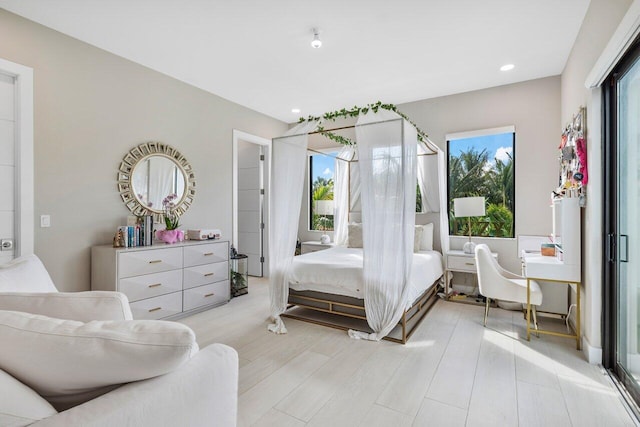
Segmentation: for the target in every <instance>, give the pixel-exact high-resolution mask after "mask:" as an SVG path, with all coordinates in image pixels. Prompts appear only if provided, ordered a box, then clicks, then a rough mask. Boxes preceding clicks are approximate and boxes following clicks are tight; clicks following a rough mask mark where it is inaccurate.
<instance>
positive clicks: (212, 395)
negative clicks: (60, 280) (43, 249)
mask: <svg viewBox="0 0 640 427" xmlns="http://www.w3.org/2000/svg"><path fill="white" fill-rule="evenodd" d="M9 291H21V292H9ZM27 313H31V314H27ZM34 315H37V316H34ZM44 316H46V317H44ZM16 318H17V319H18V320H19V321H22V320H24V321H25V322H26V323H25V324H26V325H27V327H25V329H26V330H27V333H30V334H31V335H30V338H29V339H31V341H28V340H27V341H20V339H17V340H15V337H16V336H18V338H20V337H21V335H16V331H15V330H14V329H15V328H13V327H12V326H13V325H12V324H11V323H10V322H7V319H16ZM60 319H68V320H60ZM71 320H76V321H78V322H71ZM93 320H98V321H97V322H93ZM114 321H115V322H114ZM3 322H4V323H3ZM81 322H88V323H81ZM145 322H146V323H145ZM149 322H151V323H149ZM154 322H155V323H154ZM36 324H44V325H45V327H46V328H49V327H51V328H63V329H64V328H66V329H64V330H73V329H74V328H76V329H77V330H83V329H86V328H93V329H90V331H95V330H98V331H99V330H100V328H101V327H102V326H104V329H105V330H107V333H113V331H109V330H108V329H110V328H116V329H118V328H120V330H116V333H119V334H122V329H126V330H127V332H128V331H130V330H133V329H135V330H138V329H140V328H142V329H145V328H146V329H147V330H148V329H149V328H151V329H152V330H153V329H154V327H155V326H160V327H164V328H165V329H167V328H168V329H170V330H179V332H181V333H183V337H184V336H186V337H187V338H189V334H193V332H192V331H190V330H189V329H188V328H187V327H186V326H183V325H179V324H176V323H173V322H161V321H135V320H131V311H130V309H129V304H128V301H127V298H126V297H125V296H124V295H123V294H120V293H117V292H78V293H59V292H57V291H56V290H55V286H53V283H52V282H51V279H50V278H49V276H48V273H46V270H45V269H44V266H42V263H40V261H39V260H38V259H37V258H36V257H35V256H29V257H25V258H23V259H18V260H17V262H14V263H11V265H5V266H0V337H1V338H2V339H3V340H5V342H3V344H2V345H1V346H0V426H26V425H33V426H105V427H106V426H235V425H236V419H237V396H238V355H237V353H236V351H235V350H233V349H232V348H230V347H227V346H225V345H222V344H212V345H209V346H207V347H206V348H204V349H201V350H199V351H198V349H197V344H195V338H194V337H193V341H194V343H193V347H194V348H191V349H190V350H185V351H182V353H181V357H182V359H181V360H180V361H178V362H176V363H177V364H178V365H179V366H178V367H177V368H175V369H173V370H171V371H170V372H168V373H165V374H163V375H158V376H154V377H151V378H148V379H144V380H138V381H132V382H127V383H125V384H116V385H113V386H110V387H108V390H110V391H107V392H105V388H102V389H100V390H99V391H98V392H97V394H100V395H99V396H97V397H94V398H91V399H89V400H87V401H84V402H83V403H80V404H78V405H76V406H72V407H71V408H69V409H65V410H61V411H60V412H58V411H56V410H55V409H54V407H53V406H52V405H51V404H50V403H49V402H47V400H45V399H44V398H43V397H42V396H40V395H39V394H38V393H37V392H36V391H34V390H37V389H38V388H37V387H34V386H31V387H28V386H27V385H26V384H24V382H28V378H27V377H28V375H26V376H24V378H27V379H25V380H22V381H20V380H19V377H20V375H21V373H24V372H25V370H24V369H23V370H22V371H21V370H20V369H19V367H20V366H21V364H22V367H24V366H25V364H26V367H27V371H28V370H30V369H34V370H36V368H39V369H40V370H42V369H43V366H42V365H45V366H44V369H46V362H47V355H46V353H47V352H46V351H44V352H42V351H39V350H38V346H39V345H42V346H43V348H45V349H46V348H48V347H46V345H47V340H48V339H53V340H58V339H60V337H59V335H60V334H58V333H57V332H56V330H54V329H51V331H53V332H51V333H48V331H47V330H45V331H44V334H42V335H38V336H37V340H35V341H34V337H33V335H34V333H33V330H29V328H30V327H31V328H33V325H36ZM50 325H53V326H50ZM114 325H115V326H114ZM185 330H186V331H185ZM152 332H153V331H152ZM20 333H21V331H20ZM38 333H40V332H38ZM185 333H186V334H185ZM3 334H4V335H3ZM12 334H13V335H12ZM62 335H64V334H62ZM6 337H9V338H8V339H9V341H10V342H13V343H14V344H13V345H7V342H6V340H7V338H6ZM119 337H120V336H118V337H117V338H118V339H119ZM81 338H84V339H85V341H91V342H93V341H95V339H94V336H90V337H89V338H90V339H89V340H87V339H86V338H87V336H86V335H85V336H82V337H81ZM62 339H69V337H62ZM11 340H13V341H11ZM22 342H28V343H35V345H34V347H33V348H29V349H26V348H20V347H19V346H20V343H22ZM15 343H18V344H15ZM54 344H56V343H54ZM58 344H59V343H58ZM63 344H64V345H63V346H62V347H61V346H60V345H58V346H57V347H55V348H58V349H61V348H62V349H63V350H57V351H56V354H55V355H53V354H52V355H50V357H51V358H55V357H63V356H64V355H62V356H61V354H60V352H62V353H64V352H65V351H66V350H64V349H66V348H68V349H69V353H68V354H67V357H68V363H67V364H64V365H62V366H63V367H64V369H68V370H69V371H70V372H72V373H73V372H75V371H74V368H76V366H77V369H78V370H81V367H82V366H84V365H82V363H81V362H82V358H83V357H84V358H85V359H86V358H88V356H86V354H93V356H91V357H90V360H88V363H89V365H88V366H91V365H90V363H101V362H100V360H97V361H96V360H95V357H96V356H95V353H90V352H87V350H86V345H85V344H82V343H81V344H79V345H78V346H77V347H74V346H73V345H67V344H66V342H65V341H63ZM136 344H139V343H136ZM83 345H84V347H83ZM30 347H31V346H30ZM159 347H163V346H162V343H161V345H160V346H159ZM165 347H166V346H165ZM95 348H97V349H103V348H106V349H107V351H106V353H108V349H109V348H110V347H109V346H106V347H104V346H103V347H99V346H98V347H95V345H94V348H92V350H94V349H95ZM74 350H77V351H76V352H75V353H74ZM136 351H137V352H138V353H141V351H140V350H136ZM143 351H147V352H148V353H143V354H142V356H140V354H138V355H137V356H138V363H140V361H142V362H143V363H144V362H145V359H144V358H145V357H146V355H147V354H148V355H149V356H148V357H149V361H150V363H149V364H151V365H153V363H154V362H157V359H158V357H163V356H162V354H161V355H160V356H158V355H157V354H156V355H154V354H153V351H152V350H148V349H147V348H143ZM161 351H163V350H161ZM83 352H84V353H85V354H80V353H83ZM103 353H104V352H103ZM124 354H125V355H126V354H127V353H126V352H125V353H124ZM105 356H106V357H105ZM108 356H109V355H108V354H106V355H105V354H101V355H100V357H103V358H104V359H105V360H106V361H107V362H110V361H109V358H108ZM116 356H120V357H121V358H122V354H119V355H116ZM100 357H98V359H100ZM12 358H13V359H12ZM16 358H19V359H20V360H14V359H16ZM114 358H117V357H115V356H114ZM31 359H33V360H40V361H41V362H40V364H39V365H38V366H36V367H30V366H29V365H28V363H30V362H29V361H30V360H31ZM77 359H80V360H81V362H80V363H77V362H76V360H77ZM42 361H44V362H42ZM126 361H127V359H125V360H124V362H125V363H126ZM58 363H59V362H58ZM116 363H117V362H116ZM120 363H122V362H120ZM131 363H132V364H134V363H135V361H134V360H132V361H131ZM16 366H18V368H16ZM57 366H60V365H57ZM115 366H117V364H116V365H115ZM171 366H173V365H171ZM127 368H129V366H127ZM105 369H107V368H105ZM112 369H113V368H112ZM144 369H145V367H142V368H141V370H143V371H144ZM56 373H57V374H60V372H56ZM102 375H103V377H104V372H102ZM40 376H42V375H40ZM45 376H46V375H45ZM107 377H108V375H107ZM116 377H117V375H116ZM65 378H66V377H65ZM102 393H103V394H102ZM94 394H96V393H94ZM56 406H58V408H60V405H59V403H58V404H57V405H56Z"/></svg>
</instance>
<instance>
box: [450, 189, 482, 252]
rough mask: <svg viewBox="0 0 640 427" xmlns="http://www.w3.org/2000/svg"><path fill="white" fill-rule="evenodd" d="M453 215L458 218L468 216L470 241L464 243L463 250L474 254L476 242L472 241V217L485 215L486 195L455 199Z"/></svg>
mask: <svg viewBox="0 0 640 427" xmlns="http://www.w3.org/2000/svg"><path fill="white" fill-rule="evenodd" d="M453 215H454V216H455V217H456V218H464V217H467V218H468V219H469V241H468V242H467V243H465V244H464V247H463V248H462V250H463V251H464V253H466V254H472V253H473V252H474V250H475V248H476V244H475V243H473V242H472V241H471V217H472V216H484V215H485V210H484V197H461V198H459V199H453Z"/></svg>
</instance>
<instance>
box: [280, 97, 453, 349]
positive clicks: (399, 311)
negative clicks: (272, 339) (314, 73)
mask: <svg viewBox="0 0 640 427" xmlns="http://www.w3.org/2000/svg"><path fill="white" fill-rule="evenodd" d="M337 117H345V118H349V117H350V118H356V119H357V122H356V123H355V124H352V125H348V126H339V127H335V128H332V129H326V130H325V129H324V128H323V127H322V125H321V122H322V120H323V119H324V120H332V121H335V119H336V118H337ZM348 129H355V133H356V141H357V143H356V142H354V141H352V140H351V139H349V138H347V137H344V136H342V135H339V134H336V133H334V132H337V131H344V130H348ZM314 134H320V135H323V136H325V137H327V138H329V139H331V140H333V141H335V142H338V143H340V144H341V145H342V146H343V151H342V152H341V153H340V154H339V155H338V156H335V157H336V158H337V159H339V160H342V161H343V162H345V163H346V164H347V165H349V166H351V164H354V163H358V169H359V174H360V186H361V189H360V191H361V196H360V197H361V206H362V207H361V214H362V224H363V241H364V245H363V252H364V254H365V255H366V256H365V257H364V263H363V264H364V266H363V277H364V300H357V299H356V298H350V297H344V296H343V297H337V298H334V299H328V300H327V299H323V298H319V297H318V296H317V295H315V294H310V295H308V294H304V293H300V292H294V291H292V292H291V295H290V292H289V288H288V271H289V268H290V266H291V263H292V260H293V248H294V247H295V242H296V241H297V231H298V220H299V213H300V207H301V204H302V192H303V184H304V171H305V164H306V162H305V161H304V160H305V158H306V156H307V152H308V151H311V152H316V153H320V152H319V151H316V150H314V149H310V148H309V147H308V138H309V135H314ZM321 154H326V153H321ZM345 154H346V155H345ZM433 156H435V157H433ZM428 158H432V159H434V160H432V161H429V162H427V161H426V159H428ZM420 159H422V160H420ZM443 166H444V153H443V152H442V150H441V149H440V148H439V147H438V146H437V145H436V144H434V143H433V142H432V141H431V140H429V139H428V137H427V136H426V134H425V133H424V132H422V131H421V130H420V129H419V128H418V127H417V126H416V125H415V124H413V123H412V122H411V121H410V120H408V118H407V117H406V116H404V115H403V114H402V113H400V112H398V111H397V109H395V106H390V105H389V104H387V105H382V104H380V103H378V104H373V105H369V106H367V107H365V108H362V109H361V108H358V107H354V109H352V110H349V111H347V110H341V111H339V112H334V113H327V114H325V115H324V116H323V117H322V118H320V117H309V119H307V120H304V119H301V122H300V123H299V124H298V125H297V126H295V127H294V128H292V129H290V130H289V132H287V133H286V134H285V135H284V136H282V137H279V138H274V139H273V144H272V168H271V194H272V200H271V210H272V212H271V214H270V231H271V235H272V236H274V237H272V238H271V239H270V243H269V246H270V247H269V253H270V281H269V286H270V296H271V317H272V320H273V323H272V324H270V325H269V330H270V331H272V332H275V333H277V334H280V333H286V328H285V326H284V323H283V321H282V319H281V316H286V317H294V318H299V317H297V316H296V315H295V314H291V313H287V310H288V309H289V308H290V307H292V306H293V305H296V306H302V307H306V308H310V309H313V310H316V311H319V312H325V313H332V314H340V315H341V316H345V317H347V318H351V319H360V320H366V321H367V323H368V329H370V330H371V331H373V332H362V331H361V330H354V329H350V328H353V327H354V326H353V324H351V325H349V324H346V325H345V324H342V325H338V324H328V323H327V322H324V321H321V320H317V319H316V320H314V319H308V318H302V319H301V320H306V321H311V322H313V323H320V324H324V325H327V326H333V327H338V328H341V329H349V335H350V336H351V337H352V338H356V339H369V340H375V341H377V340H380V339H383V338H384V339H390V340H392V341H397V342H402V343H405V342H406V340H407V339H408V338H409V336H410V335H411V333H412V332H413V330H415V327H416V326H417V325H418V323H419V321H420V320H421V319H422V317H423V316H424V314H426V310H425V307H430V306H431V305H432V304H433V301H434V300H435V297H436V295H435V294H436V290H437V289H436V288H437V287H436V286H431V287H430V288H429V289H428V290H427V291H425V292H424V294H423V295H421V296H420V297H419V298H418V299H417V300H416V301H412V302H413V304H407V301H406V300H407V298H408V297H407V292H406V288H407V283H408V277H409V273H410V270H411V262H412V261H411V260H412V256H413V233H414V225H415V185H416V184H415V183H416V179H417V178H416V176H417V175H421V178H422V181H423V184H424V182H425V181H429V184H430V185H429V186H427V185H421V190H423V193H424V189H429V192H430V193H433V192H434V191H435V193H437V194H435V197H434V195H433V194H429V195H430V197H431V204H430V206H429V204H427V212H429V211H430V212H439V213H440V221H439V226H440V230H441V233H440V234H441V239H440V244H441V250H442V252H443V253H444V252H445V251H446V250H447V249H448V239H447V238H445V236H446V233H445V232H444V230H445V229H446V228H445V227H446V224H447V219H448V218H447V209H446V191H444V173H443V172H442V171H443V170H444V169H443ZM347 170H348V169H347ZM434 170H435V171H434ZM438 170H439V171H440V172H439V173H438ZM350 175H351V174H350V173H347V175H346V176H347V177H349V184H348V194H349V196H348V197H349V198H348V199H347V203H346V210H347V211H346V218H347V220H348V216H349V214H350V213H351V200H350V199H351V183H350ZM427 175H429V178H427ZM434 177H435V181H436V182H437V184H436V183H435V182H433V181H434V179H433V178H434ZM419 184H420V181H419ZM337 192H338V191H337V189H336V193H337ZM412 198H413V199H412ZM423 198H424V196H423ZM411 199H412V200H411ZM434 199H435V202H434ZM423 205H424V203H423ZM338 211H339V210H338ZM340 215H342V217H341V219H340V220H339V222H341V223H342V224H344V225H343V227H345V228H346V221H345V212H344V206H343V209H342V213H339V212H336V216H340ZM336 233H338V230H336ZM345 233H346V231H343V235H344V234H345ZM275 236H278V237H277V238H275ZM338 243H343V242H338ZM428 300H430V301H431V304H427V302H428ZM407 307H408V308H407ZM329 323H330V322H329ZM396 325H400V326H401V337H400V338H397V337H396V338H393V337H390V336H389V333H390V332H391V331H392V330H394V328H396ZM355 327H356V328H357V329H362V328H361V327H358V326H355Z"/></svg>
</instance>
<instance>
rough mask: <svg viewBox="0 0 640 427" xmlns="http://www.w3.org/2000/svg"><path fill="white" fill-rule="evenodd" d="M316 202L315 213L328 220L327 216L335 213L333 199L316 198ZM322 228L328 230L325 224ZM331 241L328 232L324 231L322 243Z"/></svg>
mask: <svg viewBox="0 0 640 427" xmlns="http://www.w3.org/2000/svg"><path fill="white" fill-rule="evenodd" d="M314 203H315V209H314V210H313V213H315V214H316V215H320V216H321V217H322V218H324V220H325V221H327V216H329V215H333V214H334V211H333V200H316V201H315V202H314ZM321 230H322V231H326V225H325V224H323V225H322V227H321ZM330 242H331V238H330V237H329V235H328V234H327V233H322V236H320V243H323V244H327V243H330Z"/></svg>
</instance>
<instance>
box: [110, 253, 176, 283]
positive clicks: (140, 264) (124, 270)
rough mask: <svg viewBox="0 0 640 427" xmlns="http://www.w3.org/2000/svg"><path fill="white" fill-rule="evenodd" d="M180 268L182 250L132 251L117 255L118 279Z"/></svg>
mask: <svg viewBox="0 0 640 427" xmlns="http://www.w3.org/2000/svg"><path fill="white" fill-rule="evenodd" d="M180 268H182V248H166V249H154V250H147V251H132V252H125V253H121V254H119V260H118V277H120V278H122V277H131V276H139V275H142V274H150V273H158V272H161V271H169V270H176V269H180Z"/></svg>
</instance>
